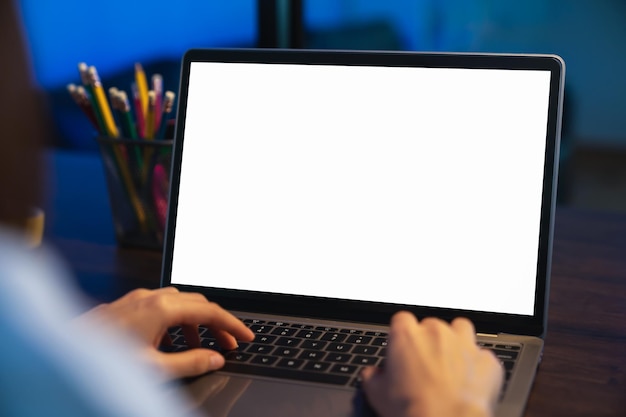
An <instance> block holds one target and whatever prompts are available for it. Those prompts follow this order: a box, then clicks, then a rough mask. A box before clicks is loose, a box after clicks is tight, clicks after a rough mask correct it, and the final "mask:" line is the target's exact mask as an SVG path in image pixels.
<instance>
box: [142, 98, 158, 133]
mask: <svg viewBox="0 0 626 417" xmlns="http://www.w3.org/2000/svg"><path fill="white" fill-rule="evenodd" d="M155 105H156V95H155V94H154V91H152V90H150V91H148V112H147V113H146V132H145V135H144V136H145V138H146V139H154V130H155V129H154V123H155V118H156V117H155V113H156V109H155Z"/></svg>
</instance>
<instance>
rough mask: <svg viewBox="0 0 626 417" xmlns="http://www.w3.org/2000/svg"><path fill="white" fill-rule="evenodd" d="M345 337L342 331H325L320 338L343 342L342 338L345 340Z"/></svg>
mask: <svg viewBox="0 0 626 417" xmlns="http://www.w3.org/2000/svg"><path fill="white" fill-rule="evenodd" d="M346 337H348V336H347V335H345V334H342V333H326V334H325V335H323V336H322V337H321V338H320V339H321V340H326V341H328V342H337V343H340V342H343V341H344V340H346Z"/></svg>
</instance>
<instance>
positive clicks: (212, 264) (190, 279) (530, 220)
mask: <svg viewBox="0 0 626 417" xmlns="http://www.w3.org/2000/svg"><path fill="white" fill-rule="evenodd" d="M181 73H182V74H181V84H180V96H179V104H178V116H177V123H176V134H175V144H174V151H173V162H172V177H171V191H170V192H171V194H170V204H169V212H168V217H167V227H166V229H167V230H166V237H165V244H164V259H163V272H162V282H161V283H162V285H163V286H167V285H174V286H176V287H178V288H179V289H181V290H182V291H196V292H200V293H202V294H204V295H205V296H206V297H207V298H208V299H209V300H212V301H215V302H218V303H219V304H221V305H222V306H223V307H225V308H227V309H229V310H231V311H233V312H234V314H236V315H237V316H238V317H240V318H241V319H242V320H244V321H245V322H246V323H247V324H248V325H249V326H250V327H251V328H252V329H253V331H255V332H256V333H257V338H256V339H255V341H254V342H252V343H246V344H242V345H241V346H240V347H239V350H237V351H234V352H223V353H224V354H225V357H226V359H227V363H226V366H225V367H224V369H223V370H220V371H218V372H213V373H210V374H208V375H204V376H202V377H200V378H195V379H193V380H192V381H186V384H185V385H186V388H187V389H188V390H189V392H190V393H191V395H192V396H193V397H194V398H195V400H196V402H197V403H198V404H199V407H200V408H201V409H202V410H206V412H207V413H209V414H211V415H216V416H217V415H228V416H275V417H280V416H283V415H285V416H293V415H298V416H309V415H316V416H319V415H325V416H331V415H332V416H348V415H360V414H363V413H367V412H368V410H369V411H371V410H370V409H368V407H367V403H366V402H364V401H363V399H362V395H361V392H360V390H359V380H358V370H359V369H360V368H361V367H362V366H365V365H371V364H374V365H381V364H383V362H384V352H385V348H386V338H385V337H386V331H387V329H388V327H387V324H388V323H389V319H390V317H391V315H392V314H393V313H394V312H396V311H398V310H409V311H412V312H413V313H414V314H415V315H416V316H417V317H418V318H420V319H421V318H424V317H428V316H436V317H440V318H442V319H444V320H451V319H453V318H454V317H457V316H464V317H468V318H469V319H471V320H472V321H473V322H474V324H475V326H476V329H477V335H478V343H479V344H480V345H481V346H483V347H485V348H490V349H494V352H495V353H496V356H497V357H498V358H499V359H500V360H501V361H502V363H503V365H504V367H505V369H506V373H507V382H506V384H505V385H506V386H505V387H504V389H503V391H502V394H501V398H500V400H499V403H498V406H497V413H496V414H497V415H498V416H519V415H522V413H523V411H524V407H525V404H526V401H527V398H528V395H529V392H530V389H531V387H532V383H533V379H534V377H535V373H536V371H537V368H538V364H539V363H540V359H541V355H542V350H543V339H544V337H545V335H546V323H547V302H548V289H549V282H550V260H551V248H552V234H553V223H554V211H555V195H556V189H557V188H556V187H557V171H558V154H559V152H558V151H559V137H560V127H561V112H562V100H563V82H564V63H563V61H562V60H561V58H559V57H558V56H554V55H505V54H459V53H415V52H384V51H320V50H277V49H201V50H200V49H198V50H190V51H188V52H187V53H186V54H185V55H184V58H183V61H182V71H181ZM201 330H202V331H204V329H201ZM174 331H175V330H174ZM210 336H211V335H210V334H209V333H208V332H205V333H203V334H202V337H203V338H204V337H206V338H205V339H203V346H206V347H208V348H215V349H219V348H218V347H217V345H216V342H215V340H213V339H211V337H210ZM174 337H175V338H177V336H176V335H175V334H174ZM176 340H181V341H182V342H180V343H178V342H176ZM176 340H175V345H174V349H184V348H185V347H184V337H183V336H180V338H177V339H176ZM177 343H178V345H177ZM316 351H321V352H317V353H316ZM369 354H373V355H374V358H373V359H370V356H368V355H369ZM376 355H378V356H376Z"/></svg>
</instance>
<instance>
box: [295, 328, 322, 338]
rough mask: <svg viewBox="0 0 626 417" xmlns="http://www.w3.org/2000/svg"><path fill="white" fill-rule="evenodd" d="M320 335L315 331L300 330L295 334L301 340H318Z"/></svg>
mask: <svg viewBox="0 0 626 417" xmlns="http://www.w3.org/2000/svg"><path fill="white" fill-rule="evenodd" d="M321 335H322V332H320V331H316V330H300V331H299V332H298V333H297V334H296V337H300V338H302V339H312V340H314V339H319V337H320V336H321Z"/></svg>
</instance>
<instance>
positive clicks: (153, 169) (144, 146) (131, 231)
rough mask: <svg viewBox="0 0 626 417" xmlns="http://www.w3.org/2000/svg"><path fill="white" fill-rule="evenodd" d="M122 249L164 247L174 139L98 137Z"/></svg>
mask: <svg viewBox="0 0 626 417" xmlns="http://www.w3.org/2000/svg"><path fill="white" fill-rule="evenodd" d="M97 140H98V144H99V145H100V153H101V155H102V162H103V165H104V172H105V177H106V182H107V188H108V191H109V200H110V204H111V214H112V216H113V224H114V226H115V237H116V240H117V243H118V244H119V245H120V246H125V247H137V248H146V249H158V250H161V249H162V248H163V236H164V233H165V219H166V217H167V204H168V198H169V179H170V169H171V158H172V142H173V141H172V140H145V139H118V138H109V137H98V138H97Z"/></svg>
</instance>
